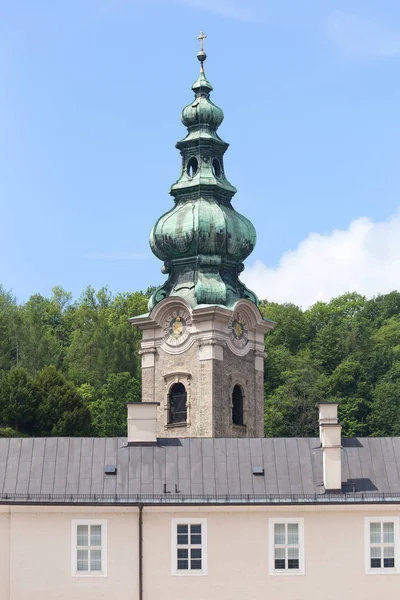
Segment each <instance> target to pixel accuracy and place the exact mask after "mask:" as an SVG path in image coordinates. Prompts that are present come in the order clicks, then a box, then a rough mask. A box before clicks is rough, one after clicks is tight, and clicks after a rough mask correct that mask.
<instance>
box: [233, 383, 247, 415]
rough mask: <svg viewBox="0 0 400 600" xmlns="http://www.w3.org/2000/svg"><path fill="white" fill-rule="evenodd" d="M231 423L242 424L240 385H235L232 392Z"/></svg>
mask: <svg viewBox="0 0 400 600" xmlns="http://www.w3.org/2000/svg"><path fill="white" fill-rule="evenodd" d="M232 423H233V424H234V425H244V423H243V392H242V388H241V387H240V385H235V387H234V388H233V392H232Z"/></svg>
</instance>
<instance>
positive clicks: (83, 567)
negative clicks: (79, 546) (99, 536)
mask: <svg viewBox="0 0 400 600" xmlns="http://www.w3.org/2000/svg"><path fill="white" fill-rule="evenodd" d="M88 553H89V552H88V550H78V552H77V561H76V568H77V571H88V570H89V561H88Z"/></svg>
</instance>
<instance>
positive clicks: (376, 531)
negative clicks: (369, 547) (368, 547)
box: [369, 523, 381, 544]
mask: <svg viewBox="0 0 400 600" xmlns="http://www.w3.org/2000/svg"><path fill="white" fill-rule="evenodd" d="M369 527H370V542H371V544H380V543H381V524H380V523H370V525H369Z"/></svg>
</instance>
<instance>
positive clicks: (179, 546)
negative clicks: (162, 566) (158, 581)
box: [171, 519, 207, 575]
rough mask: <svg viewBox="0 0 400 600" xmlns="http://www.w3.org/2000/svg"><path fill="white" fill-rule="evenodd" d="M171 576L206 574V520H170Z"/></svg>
mask: <svg viewBox="0 0 400 600" xmlns="http://www.w3.org/2000/svg"><path fill="white" fill-rule="evenodd" d="M171 536H172V574H173V575H206V574H207V520H206V519H182V520H181V519H173V520H172V531H171Z"/></svg>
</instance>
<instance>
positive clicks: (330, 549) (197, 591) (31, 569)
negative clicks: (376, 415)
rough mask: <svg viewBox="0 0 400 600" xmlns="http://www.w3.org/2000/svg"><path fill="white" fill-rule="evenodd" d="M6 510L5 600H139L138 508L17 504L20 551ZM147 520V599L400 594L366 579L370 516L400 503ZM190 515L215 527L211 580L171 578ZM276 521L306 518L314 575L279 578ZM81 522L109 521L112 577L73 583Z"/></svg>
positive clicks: (1, 594)
mask: <svg viewBox="0 0 400 600" xmlns="http://www.w3.org/2000/svg"><path fill="white" fill-rule="evenodd" d="M383 508H384V510H383ZM5 510H6V509H5V508H4V507H0V535H1V538H0V540H1V541H0V548H1V549H0V582H1V585H0V599H1V600H39V599H40V600H42V599H43V598H51V600H67V599H68V600H71V599H72V598H73V599H74V600H92V599H93V600H95V599H96V600H108V599H110V600H111V599H113V600H115V599H116V598H118V599H119V598H123V599H134V600H137V599H138V554H137V548H138V514H137V509H136V508H134V507H132V508H126V509H124V508H120V509H109V510H106V509H95V508H78V507H77V508H76V509H74V508H65V507H64V508H62V507H61V508H59V509H58V508H56V507H50V508H46V507H42V508H40V509H35V508H34V507H21V508H18V507H14V508H12V512H11V521H10V524H11V528H10V532H11V550H10V543H9V542H8V541H7V530H8V518H9V517H8V515H7V513H6V512H5ZM143 516H144V520H143V532H144V548H143V550H144V556H143V564H144V584H143V587H144V595H143V597H144V600H159V599H160V598H166V599H169V598H173V599H174V600H187V599H188V598H190V599H191V600H257V599H259V600H265V599H266V598H279V600H320V599H321V597H323V598H324V600H339V599H342V598H343V600H350V599H353V598H356V599H357V600H358V599H362V600H376V598H385V600H395V599H396V600H397V599H398V598H399V596H400V591H399V590H400V574H399V575H397V574H390V575H375V574H374V575H366V574H365V564H364V517H366V516H368V517H370V516H377V518H379V516H400V506H399V505H393V506H392V507H390V506H386V507H380V506H372V505H371V506H369V507H365V506H357V507H341V506H339V507H334V506H332V507H318V506H317V507H314V506H311V507H302V508H301V507H289V506H288V507H250V508H249V507H248V508H246V507H237V508H234V507H228V508H227V507H219V508H208V510H206V509H203V508H191V509H190V508H189V507H188V508H182V509H180V510H177V509H176V508H173V507H170V508H164V509H160V508H145V509H144V515H143ZM185 516H186V517H188V518H193V517H194V518H196V517H199V518H207V520H208V521H207V523H208V526H207V529H208V575H207V576H188V577H182V576H181V577H174V576H172V575H171V519H172V518H182V517H185ZM270 517H273V518H277V517H282V518H285V517H295V518H297V517H303V518H304V538H305V575H291V576H284V575H281V576H274V575H270V574H269V564H268V547H269V546H268V519H269V518H270ZM73 518H88V519H89V518H99V519H100V518H101V519H107V521H108V577H107V578H93V579H92V578H72V577H71V564H70V561H71V520H72V519H73ZM3 536H4V537H3ZM397 543H399V544H400V540H397ZM8 555H9V558H8ZM9 561H10V563H9ZM8 564H9V565H10V566H9V572H10V590H8V588H7V572H8ZM4 582H5V585H4Z"/></svg>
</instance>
